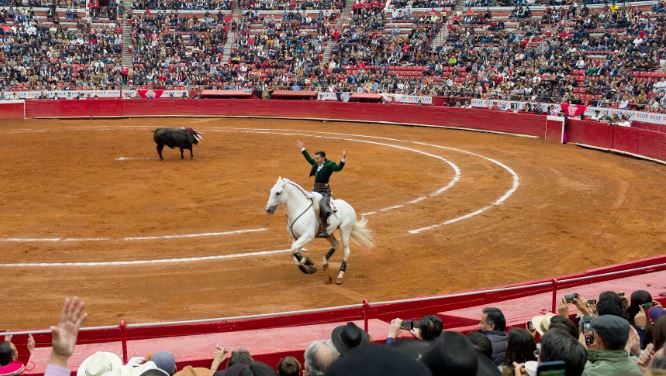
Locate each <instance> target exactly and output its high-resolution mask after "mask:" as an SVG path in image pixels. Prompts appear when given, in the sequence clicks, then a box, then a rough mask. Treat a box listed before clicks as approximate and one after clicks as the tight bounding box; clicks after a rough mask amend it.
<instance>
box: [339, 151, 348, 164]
mask: <svg viewBox="0 0 666 376" xmlns="http://www.w3.org/2000/svg"><path fill="white" fill-rule="evenodd" d="M345 159H347V150H343V151H342V158H340V160H341V161H343V162H344V161H345Z"/></svg>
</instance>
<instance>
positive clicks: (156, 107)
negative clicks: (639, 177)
mask: <svg viewBox="0 0 666 376" xmlns="http://www.w3.org/2000/svg"><path fill="white" fill-rule="evenodd" d="M3 107H4V106H0V118H3V117H4V116H5V115H10V114H11V111H10V112H8V113H5V111H3ZM26 113H27V117H28V118H37V117H107V116H116V117H132V116H165V115H166V116H206V115H212V116H220V115H223V116H224V115H226V116H250V117H252V116H261V117H285V118H312V119H332V120H349V121H369V122H391V123H402V124H420V125H432V126H448V127H459V128H467V129H478V130H487V131H494V132H506V133H513V134H522V135H530V136H536V137H539V138H544V137H546V133H547V122H546V116H543V115H534V114H526V113H513V112H504V111H494V110H486V109H468V108H450V107H441V106H419V105H408V104H381V103H380V104H376V103H342V102H326V101H294V100H260V99H158V100H145V99H132V100H121V99H93V100H80V101H74V100H61V101H54V100H29V101H27V102H26ZM651 127H653V126H651V125H650V126H648V125H644V124H643V123H638V127H632V128H626V127H616V126H610V125H608V124H603V123H599V122H596V121H591V120H574V119H568V120H567V126H566V140H567V141H568V142H573V143H578V144H586V145H590V146H595V147H599V148H603V149H608V150H614V151H621V152H627V153H632V154H638V155H644V156H647V157H650V158H654V159H659V160H662V161H664V160H666V142H665V138H666V132H656V131H654V130H648V129H642V128H651ZM551 128H552V129H550V133H552V134H551V136H553V137H554V136H557V129H555V128H556V127H551ZM662 128H664V129H666V127H662ZM659 130H661V131H663V129H659Z"/></svg>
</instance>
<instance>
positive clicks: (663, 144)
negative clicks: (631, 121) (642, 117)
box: [636, 129, 666, 161]
mask: <svg viewBox="0 0 666 376" xmlns="http://www.w3.org/2000/svg"><path fill="white" fill-rule="evenodd" d="M636 133H638V142H637V144H638V150H637V151H636V154H639V155H644V156H647V157H650V158H655V159H658V160H660V161H666V133H662V132H654V131H648V130H644V129H637V130H636Z"/></svg>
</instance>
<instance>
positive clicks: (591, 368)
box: [583, 350, 643, 376]
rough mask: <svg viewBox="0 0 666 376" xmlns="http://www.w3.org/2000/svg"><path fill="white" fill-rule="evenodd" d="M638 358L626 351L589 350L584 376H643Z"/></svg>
mask: <svg viewBox="0 0 666 376" xmlns="http://www.w3.org/2000/svg"><path fill="white" fill-rule="evenodd" d="M642 375H643V372H641V369H640V368H639V367H638V366H637V365H636V358H635V357H633V356H628V355H627V352H626V351H625V350H587V363H586V364H585V370H584V371H583V376H642Z"/></svg>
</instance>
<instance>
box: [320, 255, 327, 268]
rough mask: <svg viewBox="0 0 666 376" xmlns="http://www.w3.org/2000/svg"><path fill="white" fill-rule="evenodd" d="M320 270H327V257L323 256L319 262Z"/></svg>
mask: <svg viewBox="0 0 666 376" xmlns="http://www.w3.org/2000/svg"><path fill="white" fill-rule="evenodd" d="M321 270H328V259H327V258H326V256H324V259H323V260H322V263H321Z"/></svg>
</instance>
